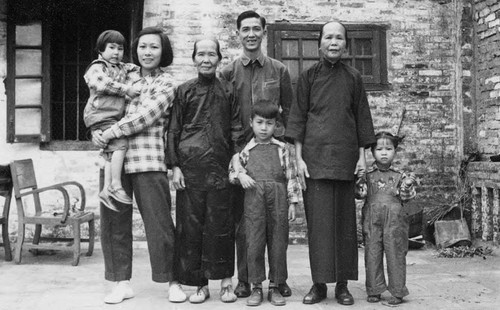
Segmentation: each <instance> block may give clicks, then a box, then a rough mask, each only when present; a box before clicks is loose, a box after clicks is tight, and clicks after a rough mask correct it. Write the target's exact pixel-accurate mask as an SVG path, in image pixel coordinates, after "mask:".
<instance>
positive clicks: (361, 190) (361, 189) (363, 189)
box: [354, 178, 368, 199]
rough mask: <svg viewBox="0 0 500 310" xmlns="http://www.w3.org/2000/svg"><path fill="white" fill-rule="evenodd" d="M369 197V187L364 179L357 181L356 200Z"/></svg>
mask: <svg viewBox="0 0 500 310" xmlns="http://www.w3.org/2000/svg"><path fill="white" fill-rule="evenodd" d="M367 195H368V186H367V185H366V181H365V179H364V178H358V179H357V180H356V187H355V189H354V196H355V198H356V199H364V198H366V196H367Z"/></svg>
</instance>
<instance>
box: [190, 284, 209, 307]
mask: <svg viewBox="0 0 500 310" xmlns="http://www.w3.org/2000/svg"><path fill="white" fill-rule="evenodd" d="M209 297H210V291H209V290H208V286H199V287H198V289H197V290H196V293H194V294H193V295H191V296H189V302H190V303H192V304H201V303H202V302H204V301H205V300H207V299H208V298H209Z"/></svg>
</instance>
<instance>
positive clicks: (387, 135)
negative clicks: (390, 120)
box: [371, 131, 404, 152]
mask: <svg viewBox="0 0 500 310" xmlns="http://www.w3.org/2000/svg"><path fill="white" fill-rule="evenodd" d="M403 138H404V136H401V137H400V136H395V135H393V134H392V133H390V132H388V131H381V132H378V133H377V134H376V135H375V141H378V140H381V139H387V140H389V141H391V143H392V145H394V149H397V148H398V145H399V143H401V142H403ZM376 146H377V142H375V143H374V144H372V147H371V150H372V152H373V151H374V150H375V147H376Z"/></svg>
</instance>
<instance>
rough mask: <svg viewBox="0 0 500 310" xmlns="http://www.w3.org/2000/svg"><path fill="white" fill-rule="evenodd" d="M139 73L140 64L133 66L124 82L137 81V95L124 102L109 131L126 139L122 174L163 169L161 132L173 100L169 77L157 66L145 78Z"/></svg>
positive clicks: (163, 131) (171, 80)
mask: <svg viewBox="0 0 500 310" xmlns="http://www.w3.org/2000/svg"><path fill="white" fill-rule="evenodd" d="M140 73H141V71H140V67H137V68H135V70H133V71H131V72H130V73H129V74H128V75H127V81H128V82H129V83H131V84H134V83H141V84H142V91H141V95H140V96H137V97H135V98H133V99H132V100H131V101H130V102H128V105H127V110H126V114H125V117H123V118H122V119H121V120H120V121H119V122H118V123H116V124H115V125H113V126H112V127H111V130H112V132H113V134H114V135H115V137H116V138H120V137H122V136H126V137H127V138H128V144H129V148H128V151H127V154H126V155H125V173H136V172H148V171H165V172H166V171H167V166H166V165H165V145H166V143H165V137H164V134H165V128H166V125H167V121H168V116H169V114H170V108H171V106H172V102H173V100H174V83H173V79H172V76H171V75H170V74H168V73H167V72H165V71H164V70H162V69H161V68H159V69H156V70H155V71H153V72H152V73H151V74H150V75H148V76H145V77H141V74H140Z"/></svg>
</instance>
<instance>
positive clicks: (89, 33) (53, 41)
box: [6, 0, 143, 150]
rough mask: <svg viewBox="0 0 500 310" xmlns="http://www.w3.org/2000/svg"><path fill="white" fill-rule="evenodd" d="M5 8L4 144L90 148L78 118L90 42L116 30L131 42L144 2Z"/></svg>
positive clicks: (52, 1)
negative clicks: (5, 114) (28, 143)
mask: <svg viewBox="0 0 500 310" xmlns="http://www.w3.org/2000/svg"><path fill="white" fill-rule="evenodd" d="M8 5H9V10H8V12H9V13H8V14H9V15H8V17H9V19H8V21H7V50H8V53H7V55H8V56H7V79H6V89H7V104H8V109H7V111H8V112H7V114H8V116H7V118H8V124H7V141H8V142H41V146H42V148H48V149H54V150H57V149H88V148H91V147H92V146H91V143H90V142H89V132H88V129H87V128H86V127H85V124H84V123H83V119H82V113H83V109H84V107H85V104H86V101H87V98H88V96H89V92H88V88H87V85H86V84H85V81H84V79H83V75H84V73H85V70H86V68H87V66H88V65H89V63H90V62H91V61H92V60H93V59H96V58H97V53H96V52H95V51H94V48H95V41H96V39H97V37H98V35H99V34H100V33H101V32H102V31H104V30H106V29H115V30H118V31H120V32H121V33H122V34H123V35H124V36H125V38H126V39H127V41H128V42H130V38H132V37H134V34H135V32H136V31H138V29H139V27H140V26H141V25H142V7H143V1H133V0H125V1H122V3H119V1H116V0H100V1H93V0H65V1H57V0H48V1H44V0H34V1H33V0H16V1H9V3H8ZM126 49H127V50H128V46H127V47H126ZM129 52H130V51H129ZM124 61H128V59H124Z"/></svg>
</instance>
